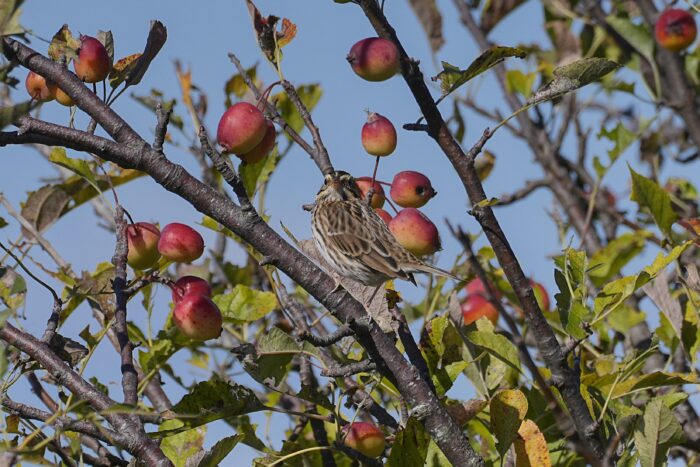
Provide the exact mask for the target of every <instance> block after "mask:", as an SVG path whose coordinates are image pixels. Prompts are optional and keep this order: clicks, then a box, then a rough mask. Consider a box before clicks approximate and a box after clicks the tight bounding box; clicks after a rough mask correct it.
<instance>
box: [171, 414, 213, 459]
mask: <svg viewBox="0 0 700 467" xmlns="http://www.w3.org/2000/svg"><path fill="white" fill-rule="evenodd" d="M183 426H184V423H183V422H182V421H180V420H166V421H164V422H163V423H161V425H160V427H159V431H171V430H177V429H179V428H181V427H183ZM206 432H207V427H205V426H202V427H198V428H196V429H193V430H185V431H182V432H179V433H177V434H174V435H172V436H168V437H166V438H165V439H163V440H162V441H161V443H160V448H161V449H162V450H163V454H165V455H166V456H167V458H168V459H170V461H171V462H172V463H173V464H175V467H185V465H186V463H187V459H189V458H190V457H193V456H195V455H196V454H197V453H199V452H200V451H201V450H202V446H204V435H205V434H206Z"/></svg>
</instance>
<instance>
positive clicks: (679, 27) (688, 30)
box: [654, 8, 698, 52]
mask: <svg viewBox="0 0 700 467" xmlns="http://www.w3.org/2000/svg"><path fill="white" fill-rule="evenodd" d="M654 33H655V35H656V41H657V42H658V43H659V45H660V46H661V47H663V48H664V49H667V50H671V51H673V52H680V51H681V50H683V49H685V48H687V47H688V46H689V45H690V44H692V43H693V42H694V41H695V36H697V34H698V28H697V25H696V24H695V18H693V16H692V15H691V14H690V13H689V12H688V11H686V10H681V9H680V8H668V9H666V10H664V12H663V13H661V14H660V15H659V19H658V20H657V21H656V25H655V27H654Z"/></svg>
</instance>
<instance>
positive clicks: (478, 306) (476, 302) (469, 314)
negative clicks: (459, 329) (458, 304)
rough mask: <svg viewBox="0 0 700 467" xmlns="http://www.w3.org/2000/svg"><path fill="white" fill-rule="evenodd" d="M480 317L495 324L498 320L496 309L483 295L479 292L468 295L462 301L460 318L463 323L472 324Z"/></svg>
mask: <svg viewBox="0 0 700 467" xmlns="http://www.w3.org/2000/svg"><path fill="white" fill-rule="evenodd" d="M482 317H486V318H488V319H489V320H490V321H491V322H492V323H493V324H496V323H497V322H498V310H497V309H496V307H495V306H493V304H492V303H491V302H489V301H488V300H486V299H485V298H484V297H483V296H481V295H479V294H475V295H468V296H467V298H466V299H465V300H464V301H463V302H462V319H463V320H464V324H465V325H468V324H472V323H473V322H475V321H477V320H478V319H479V318H482Z"/></svg>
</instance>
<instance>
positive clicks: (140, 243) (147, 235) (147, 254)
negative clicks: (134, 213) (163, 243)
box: [126, 222, 160, 269]
mask: <svg viewBox="0 0 700 467" xmlns="http://www.w3.org/2000/svg"><path fill="white" fill-rule="evenodd" d="M158 240H160V231H159V230H158V227H156V226H155V225H153V224H150V223H148V222H137V223H135V224H131V225H129V226H127V227H126V243H127V247H128V249H129V251H128V253H127V255H126V262H127V263H128V264H129V266H131V267H132V268H134V269H148V268H150V267H151V266H153V265H154V264H156V263H157V262H158V260H159V259H160V253H158Z"/></svg>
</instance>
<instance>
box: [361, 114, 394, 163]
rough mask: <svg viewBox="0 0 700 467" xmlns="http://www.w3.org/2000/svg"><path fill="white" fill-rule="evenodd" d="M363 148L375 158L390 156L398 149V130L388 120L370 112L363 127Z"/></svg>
mask: <svg viewBox="0 0 700 467" xmlns="http://www.w3.org/2000/svg"><path fill="white" fill-rule="evenodd" d="M362 147H364V148H365V151H367V153H368V154H371V155H373V156H388V155H389V154H391V153H392V152H394V149H396V128H394V125H393V124H392V123H391V122H390V121H389V119H388V118H386V117H384V116H382V115H379V114H378V113H375V112H370V113H369V114H368V115H367V123H365V124H364V125H362Z"/></svg>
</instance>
